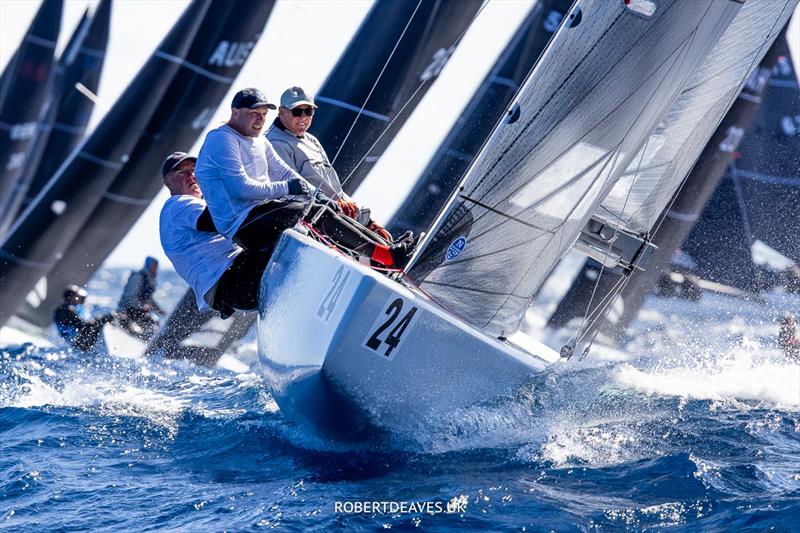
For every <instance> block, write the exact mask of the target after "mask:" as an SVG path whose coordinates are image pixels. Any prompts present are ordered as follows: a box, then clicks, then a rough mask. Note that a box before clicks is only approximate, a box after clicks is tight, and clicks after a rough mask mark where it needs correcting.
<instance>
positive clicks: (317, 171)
mask: <svg viewBox="0 0 800 533" xmlns="http://www.w3.org/2000/svg"><path fill="white" fill-rule="evenodd" d="M316 110H317V106H316V105H315V104H314V98H313V97H312V96H311V95H310V94H308V93H306V92H305V91H304V90H303V89H302V87H296V86H295V87H289V88H288V89H286V90H285V91H284V92H283V94H282V95H281V105H280V107H279V108H278V116H277V117H276V118H275V121H274V122H273V123H272V126H271V127H270V129H269V130H267V140H268V141H269V142H270V143H272V146H273V147H274V148H275V152H277V154H278V155H279V156H280V157H281V159H283V160H284V161H285V162H286V164H288V165H289V166H290V167H292V168H293V169H294V170H296V171H297V173H298V174H300V175H301V176H303V177H304V178H305V179H306V180H308V182H309V183H311V184H312V185H313V186H314V187H319V188H321V189H322V192H324V193H325V194H326V195H327V196H328V197H330V198H333V199H335V200H337V203H338V204H339V207H340V208H341V210H342V213H344V214H345V215H347V216H349V217H350V218H353V219H358V217H359V214H361V213H362V210H361V209H359V207H358V205H357V204H356V203H355V202H353V200H352V198H350V197H349V196H348V195H347V194H345V192H344V191H343V190H342V184H341V183H340V182H339V176H338V174H336V170H335V169H334V168H333V165H332V164H331V162H330V160H329V159H328V154H327V153H326V152H325V149H324V148H323V147H322V144H321V143H320V142H319V140H318V139H317V138H316V137H314V135H312V134H311V133H309V131H308V129H309V128H310V127H311V122H312V121H313V119H314V113H316ZM367 212H368V210H367ZM366 220H367V224H366V226H367V228H369V229H370V230H372V231H374V232H375V233H377V234H378V235H380V236H381V237H382V238H383V239H384V240H386V241H388V242H391V241H392V236H391V234H390V233H389V232H388V231H386V230H385V229H384V228H383V227H381V226H380V225H379V224H377V223H376V222H375V221H374V220H372V219H371V218H370V217H367V218H366Z"/></svg>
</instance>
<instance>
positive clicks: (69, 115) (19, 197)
mask: <svg viewBox="0 0 800 533" xmlns="http://www.w3.org/2000/svg"><path fill="white" fill-rule="evenodd" d="M111 4H112V0H103V1H102V2H100V4H99V5H98V6H97V9H96V10H95V12H94V15H92V16H89V12H88V10H87V12H86V13H85V14H84V16H83V19H82V20H81V22H80V23H79V24H78V26H77V28H76V29H75V31H74V32H73V34H72V36H71V37H70V40H69V42H68V43H67V46H66V48H64V51H63V52H62V53H61V57H59V59H58V62H57V63H56V67H55V69H54V72H55V73H54V80H53V88H52V91H51V92H50V102H49V103H48V105H47V111H46V115H45V118H44V119H43V120H40V128H39V133H38V136H37V138H36V141H35V143H34V145H33V148H31V150H30V153H29V154H28V157H27V159H26V160H25V169H24V172H23V174H22V175H21V176H20V178H19V180H18V182H17V188H16V190H15V191H14V194H13V196H12V197H11V198H9V200H8V202H6V204H5V206H4V207H3V214H2V215H1V216H0V235H3V234H4V233H5V231H6V230H7V229H8V228H9V227H10V226H11V224H13V222H14V219H15V218H16V216H17V213H18V212H19V211H20V210H21V209H24V207H25V206H27V204H29V203H30V202H31V200H32V199H33V198H35V197H36V195H37V194H38V193H39V191H41V190H42V187H44V186H45V184H46V183H47V180H49V179H50V177H51V176H52V175H53V174H54V173H55V171H56V170H58V167H59V166H61V163H63V162H64V160H65V159H66V158H67V156H69V154H70V152H72V150H73V149H74V148H75V146H77V145H78V143H79V142H80V141H81V139H82V138H83V136H84V133H85V132H86V127H87V126H88V124H89V117H90V116H91V114H92V109H93V108H94V100H93V99H91V98H88V97H87V96H86V95H85V94H84V93H82V92H81V91H82V90H83V91H87V90H88V91H89V92H90V93H91V94H96V93H97V89H98V86H99V84H100V75H101V74H102V71H103V65H104V63H105V53H106V47H107V45H108V35H109V29H110V27H111Z"/></svg>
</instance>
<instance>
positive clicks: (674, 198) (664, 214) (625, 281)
mask: <svg viewBox="0 0 800 533" xmlns="http://www.w3.org/2000/svg"><path fill="white" fill-rule="evenodd" d="M785 6H786V4H784V9H785ZM779 18H780V17H779ZM776 23H777V20H776V22H775V23H773V26H772V29H771V31H770V33H769V34H768V35H767V37H766V38H765V39H764V40H763V41H762V43H761V45H760V46H759V51H758V52H756V53H755V54H754V55H753V58H752V60H751V63H750V69H749V71H751V72H752V69H753V68H755V63H756V57H758V56H759V55H760V51H761V50H763V49H764V46H765V45H766V44H767V41H768V40H769V35H771V34H772V30H774V29H775V24H776ZM746 80H747V77H745V78H744V79H743V81H742V83H740V85H739V89H740V91H741V89H742V87H743V86H744V83H745V82H746ZM740 91H738V92H737V91H734V92H733V94H732V96H730V97H729V100H728V106H727V108H728V109H730V106H731V105H732V104H733V101H734V100H736V99H737V98H738V97H739V92H740ZM698 159H699V158H698ZM696 164H697V161H695V163H694V165H692V168H691V169H690V170H689V171H688V172H687V173H686V176H684V178H683V180H682V181H681V184H680V186H679V187H678V189H677V190H676V191H675V194H674V195H673V196H672V199H671V200H670V202H669V205H667V207H666V208H665V209H664V210H663V211H662V213H661V216H660V217H659V218H660V220H658V223H657V224H656V226H655V229H654V230H653V232H652V233H651V240H655V236H656V235H657V234H658V232H659V230H660V229H661V226H662V225H663V223H664V221H665V220H666V219H667V214H668V213H669V212H670V211H671V210H672V207H673V206H674V204H675V202H676V201H677V199H678V197H679V196H680V193H681V192H682V191H683V188H684V187H685V186H686V182H687V181H688V178H689V175H690V174H691V172H692V170H693V169H694V166H695V165H696ZM642 260H643V256H639V257H637V258H636V262H635V264H634V265H633V268H632V269H631V275H629V276H626V277H623V278H622V279H623V283H622V284H621V286H619V288H618V290H616V294H614V297H615V298H616V296H618V295H619V294H621V293H622V291H624V290H625V288H626V287H627V286H628V284H629V283H630V282H631V280H632V279H633V275H632V273H633V272H635V270H636V269H637V268H638V267H639V264H640V263H641V261H642ZM614 292H615V291H614V290H612V291H611V293H614ZM610 301H611V300H609V302H610ZM599 319H601V320H602V321H601V324H600V326H598V327H597V328H595V329H594V335H593V336H592V339H591V340H590V341H589V344H588V346H587V348H586V350H584V353H583V355H582V358H583V357H585V356H586V354H587V352H588V349H589V348H590V347H591V346H592V344H593V343H594V341H595V339H596V338H597V335H598V334H599V332H600V329H601V328H602V327H603V324H605V322H606V320H607V319H608V314H607V313H603V314H602V315H600V316H598V317H597V318H596V319H595V322H596V321H597V320H599ZM584 336H585V335H584ZM582 340H583V337H581V338H579V339H578V340H577V341H576V342H581V341H582Z"/></svg>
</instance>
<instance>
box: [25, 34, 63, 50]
mask: <svg viewBox="0 0 800 533" xmlns="http://www.w3.org/2000/svg"><path fill="white" fill-rule="evenodd" d="M25 40H26V41H27V42H29V43H31V44H38V45H39V46H44V47H45V48H53V49H55V47H56V42H55V41H48V40H47V39H42V38H41V37H37V36H35V35H28V36H27V37H26V38H25Z"/></svg>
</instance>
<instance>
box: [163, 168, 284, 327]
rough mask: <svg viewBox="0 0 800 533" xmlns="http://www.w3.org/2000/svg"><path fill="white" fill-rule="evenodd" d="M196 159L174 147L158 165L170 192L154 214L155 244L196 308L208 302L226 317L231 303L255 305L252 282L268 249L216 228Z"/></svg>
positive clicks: (234, 306)
mask: <svg viewBox="0 0 800 533" xmlns="http://www.w3.org/2000/svg"><path fill="white" fill-rule="evenodd" d="M196 161H197V159H196V158H195V157H192V156H190V155H189V154H187V153H185V152H175V153H173V154H170V155H169V156H168V157H167V158H166V160H164V163H163V165H162V167H161V174H162V176H163V178H164V185H165V186H166V187H167V189H169V192H170V194H171V196H170V197H169V198H168V199H167V201H166V202H165V203H164V206H163V207H162V208H161V216H160V218H159V233H160V237H161V246H162V247H163V248H164V252H165V253H166V254H167V257H169V260H170V261H171V262H172V265H173V266H174V267H175V271H176V272H177V273H178V274H179V275H180V276H181V277H182V278H183V279H184V280H185V281H186V283H188V284H189V286H190V287H191V288H192V290H193V291H194V294H195V301H196V302H197V307H198V309H200V310H201V311H203V310H207V309H209V308H213V309H216V310H217V311H219V312H220V315H221V316H222V318H227V317H228V316H230V315H231V314H233V312H234V310H235V309H241V310H250V309H255V308H256V307H257V306H258V285H259V283H260V281H261V274H262V273H263V271H264V268H265V267H266V265H267V262H268V261H269V254H264V253H259V252H248V251H245V250H243V249H242V248H241V247H240V246H238V245H237V244H235V243H234V242H232V241H230V240H229V239H227V238H226V237H225V236H224V235H221V234H220V233H219V232H218V231H217V228H216V227H215V226H214V222H213V221H212V219H211V215H210V213H209V211H208V207H207V205H206V202H205V200H204V199H203V194H202V193H201V192H200V187H199V186H198V184H197V180H196V179H195V174H194V171H195V163H196Z"/></svg>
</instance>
